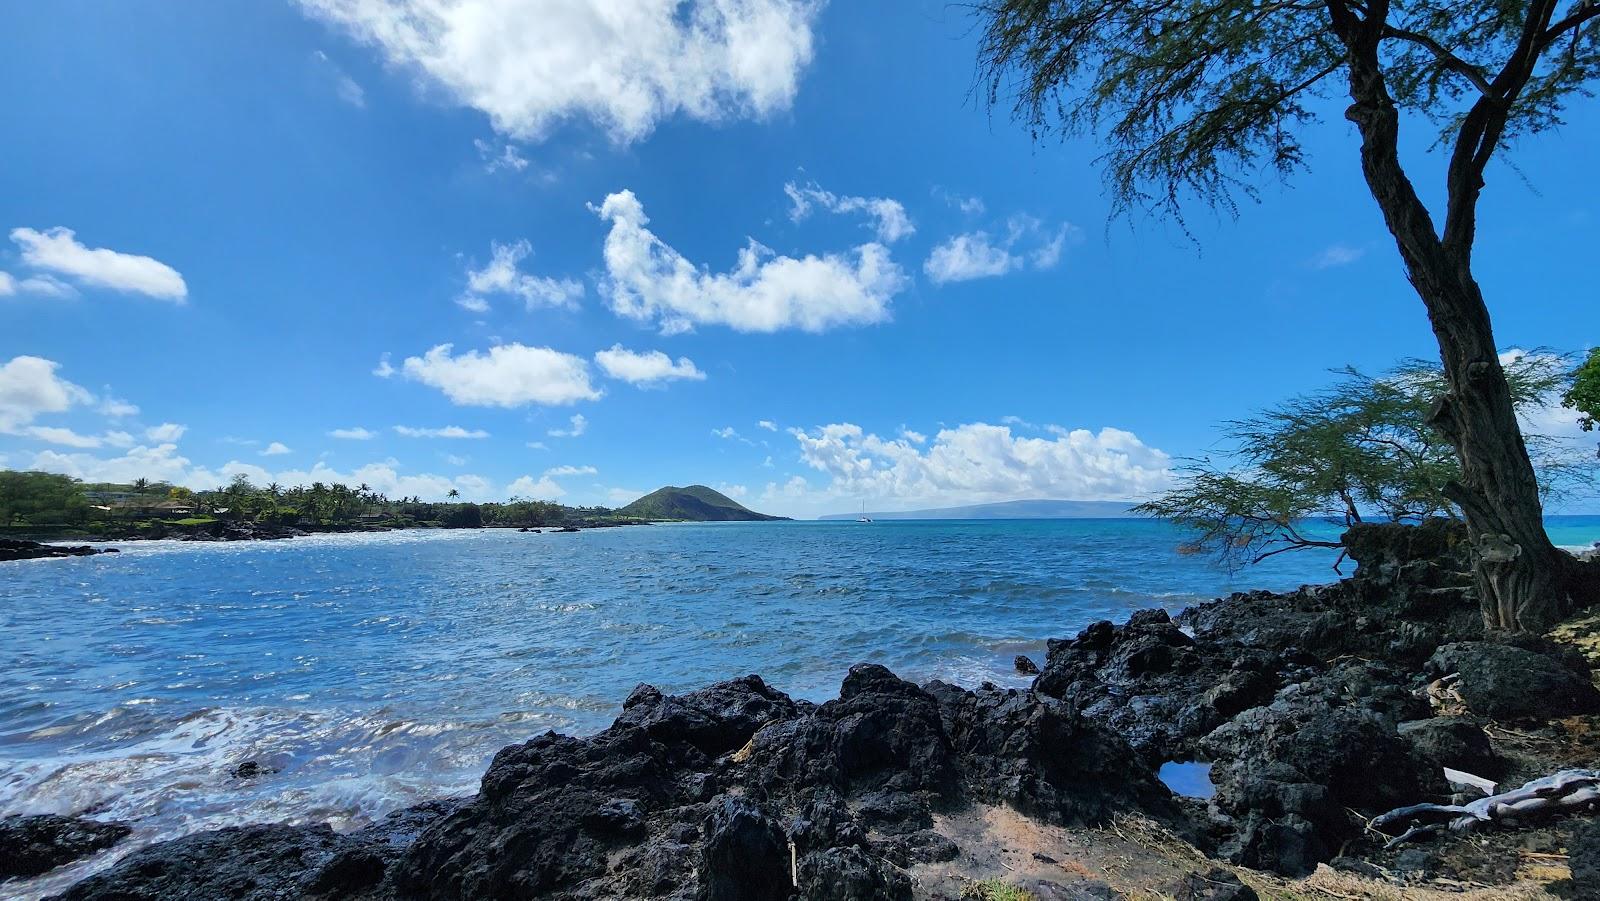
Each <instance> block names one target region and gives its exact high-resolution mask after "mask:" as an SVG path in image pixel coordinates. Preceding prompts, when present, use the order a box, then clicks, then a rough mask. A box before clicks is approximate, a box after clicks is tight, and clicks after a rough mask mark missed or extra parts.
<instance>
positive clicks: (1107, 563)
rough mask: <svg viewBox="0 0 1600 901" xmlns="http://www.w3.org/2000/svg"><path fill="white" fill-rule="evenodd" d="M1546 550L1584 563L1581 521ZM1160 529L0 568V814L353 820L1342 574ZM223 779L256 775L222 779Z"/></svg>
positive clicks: (193, 546)
mask: <svg viewBox="0 0 1600 901" xmlns="http://www.w3.org/2000/svg"><path fill="white" fill-rule="evenodd" d="M1551 532H1552V535H1553V537H1555V539H1556V540H1557V542H1558V543H1560V544H1564V545H1570V546H1588V545H1590V544H1592V543H1593V542H1594V541H1596V540H1600V517H1560V518H1555V519H1553V520H1552V523H1551ZM1182 539H1183V535H1182V533H1180V532H1178V531H1177V530H1176V529H1174V528H1172V527H1171V526H1168V525H1166V524H1164V523H1160V522H1153V521H1148V520H1134V519H1119V520H1024V521H983V522H961V521H924V522H879V523H872V524H860V523H854V522H795V523H717V524H682V525H657V526H648V527H633V528H622V529H601V530H592V531H584V532H579V533H576V534H551V533H546V534H528V533H518V532H515V531H510V530H482V531H406V532H389V533H377V534H359V535H321V536H312V537H307V538H296V539H293V540H289V541H276V542H243V543H232V544H201V543H184V542H129V543H126V544H123V545H120V547H121V548H122V553H120V554H115V555H110V554H108V555H101V556H95V557H83V558H70V559H61V560H39V561H23V562H19V563H7V564H0V660H6V661H10V662H9V663H8V664H7V665H5V666H4V667H0V814H12V813H81V812H84V811H91V812H93V814H94V815H95V816H98V817H102V818H110V819H122V820H127V821H130V822H131V823H133V824H134V826H135V827H136V832H135V835H134V837H133V839H131V840H130V841H129V842H125V843H124V845H123V846H122V849H121V850H126V849H128V848H132V847H137V846H138V845H140V844H144V843H148V842H150V841H154V840H158V839H161V838H168V837H172V836H175V835H179V834H182V833H185V832H190V831H194V830H196V829H201V828H209V827H215V826H222V825H233V824H240V823H247V822H259V821H294V822H308V821H310V822H321V821H328V822H332V823H333V824H334V826H335V828H354V827H356V826H359V825H362V824H364V823H366V822H369V821H371V820H372V819H374V818H376V817H381V816H382V815H383V814H385V813H387V812H388V811H390V810H394V809H396V808H399V807H403V806H406V805H409V804H413V803H416V802H417V801H420V800H424V799H427V798H431V797H440V796H446V795H455V794H464V793H470V792H472V791H473V790H475V788H476V786H477V782H478V778H479V777H480V776H481V774H482V772H483V770H484V768H485V766H486V765H487V763H488V761H489V758H490V757H491V756H492V755H493V754H494V752H495V751H496V750H498V749H499V748H500V747H502V746H503V745H506V744H509V743H512V742H518V741H522V740H525V739H526V738H528V737H530V736H532V735H535V734H538V733H541V732H544V731H546V730H550V729H554V730H557V731H566V732H574V733H582V732H586V731H591V730H594V729H597V728H600V727H603V726H604V725H606V724H608V723H609V722H610V721H611V719H612V718H613V717H614V716H615V715H616V714H617V712H618V710H619V708H620V705H621V702H622V700H623V699H624V698H625V697H627V695H628V693H629V691H631V690H632V689H633V687H634V686H635V685H637V684H639V683H641V682H649V683H651V684H653V685H655V686H657V687H659V688H661V689H663V690H664V691H669V692H672V691H682V690H687V689H692V688H695V687H698V686H701V685H705V684H708V683H710V682H714V681H717V680H719V679H726V678H731V677H735V676H740V675H744V674H747V673H752V672H753V673H759V674H761V675H762V676H763V677H764V678H766V679H767V681H768V682H769V683H771V684H772V685H774V686H775V687H777V688H779V689H781V690H783V691H785V692H788V693H790V694H792V695H795V696H797V697H803V698H808V699H811V700H818V701H820V700H825V699H827V698H830V697H833V696H834V695H835V694H836V693H837V691H838V686H839V682H840V680H841V679H842V678H843V676H844V674H845V671H846V670H847V669H848V668H849V667H850V665H852V664H854V663H858V662H863V661H872V662H877V663H882V664H884V665H886V666H888V667H889V668H890V669H892V670H894V671H895V672H897V673H899V674H900V675H902V676H904V677H907V678H911V679H915V680H919V681H920V680H924V679H930V678H941V679H945V680H948V681H953V682H957V683H960V684H965V685H976V684H978V683H980V682H983V681H992V682H996V683H999V684H1005V685H1025V684H1027V682H1028V679H1027V678H1026V677H1021V676H1018V675H1016V674H1015V672H1014V671H1013V668H1012V658H1013V657H1014V656H1015V655H1017V654H1028V655H1030V656H1032V657H1033V658H1034V659H1035V660H1036V661H1038V662H1041V663H1042V662H1043V652H1044V643H1045V640H1046V639H1049V638H1053V637H1070V636H1072V635H1074V634H1076V633H1077V632H1078V630H1079V629H1081V628H1083V627H1084V626H1085V625H1087V624H1089V623H1091V622H1093V621H1095V620H1099V619H1113V620H1120V619H1122V618H1123V617H1125V616H1126V615H1127V614H1129V613H1130V612H1132V611H1134V610H1137V609H1140V608H1144V607H1152V606H1160V607H1166V608H1167V609H1169V610H1172V611H1177V610H1180V609H1182V608H1183V607H1185V606H1188V605H1190V604H1194V603H1196V602H1200V601H1204V600H1208V599H1210V598H1213V597H1218V596H1221V595H1225V594H1227V593H1229V592H1232V591H1237V590H1244V589H1251V588H1271V589H1289V588H1293V587H1295V586H1297V585H1301V584H1305V583H1313V582H1326V581H1331V580H1333V579H1335V578H1337V574H1336V573H1335V572H1334V571H1333V569H1332V563H1333V560H1334V554H1333V553H1331V552H1323V551H1307V552H1301V553H1294V554H1283V555H1280V556H1278V557H1275V558H1273V559H1272V560H1270V561H1268V562H1267V563H1265V564H1262V565H1260V566H1255V567H1250V568H1247V569H1245V570H1243V571H1240V572H1237V573H1230V572H1228V571H1226V570H1224V569H1221V568H1219V567H1217V566H1216V565H1214V564H1213V563H1212V562H1211V561H1210V560H1209V559H1208V558H1205V557H1201V556H1185V555H1182V554H1180V553H1178V552H1177V546H1178V545H1179V544H1180V543H1181V542H1182ZM1349 569H1350V567H1349V565H1348V564H1347V565H1346V567H1345V570H1346V573H1347V574H1348V572H1349ZM245 760H253V761H256V762H258V763H260V764H262V765H265V766H266V767H268V768H270V769H272V770H275V771H276V772H273V773H271V774H269V775H265V776H261V777H258V778H254V779H236V778H233V777H232V776H231V775H230V772H231V770H232V769H233V768H234V767H235V766H236V765H237V764H239V763H241V762H243V761H245ZM110 859H111V856H109V855H107V856H102V857H101V858H98V859H96V860H93V861H91V862H89V863H88V864H84V865H79V866H76V867H72V868H68V869H65V870H62V871H58V872H57V873H55V874H52V875H50V876H47V877H44V878H42V879H39V880H34V881H32V882H27V883H9V884H7V885H6V886H5V887H4V889H0V895H5V896H8V897H9V896H13V895H14V896H16V897H34V896H37V895H39V894H41V893H46V892H49V891H55V890H59V889H60V888H62V887H64V886H65V885H66V884H70V882H72V881H75V880H76V879H79V878H82V876H83V875H85V874H86V873H87V872H91V871H93V870H94V869H98V868H100V867H103V866H106V865H108V864H109V862H110Z"/></svg>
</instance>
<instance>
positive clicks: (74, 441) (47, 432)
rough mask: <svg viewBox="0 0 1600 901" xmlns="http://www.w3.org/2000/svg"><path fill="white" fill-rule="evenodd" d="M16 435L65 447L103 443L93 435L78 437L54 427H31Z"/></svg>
mask: <svg viewBox="0 0 1600 901" xmlns="http://www.w3.org/2000/svg"><path fill="white" fill-rule="evenodd" d="M16 434H18V435H23V436H25V437H28V438H32V439H34V440H35V441H44V442H48V443H50V444H60V445H64V446H66V447H99V446H100V445H101V444H103V443H104V441H103V439H101V438H98V437H96V436H94V435H80V434H78V433H77V432H74V431H73V430H71V429H63V428H58V427H56V426H45V425H31V426H28V427H27V428H25V429H23V430H21V431H20V432H17V433H16ZM118 434H119V435H120V434H123V433H118Z"/></svg>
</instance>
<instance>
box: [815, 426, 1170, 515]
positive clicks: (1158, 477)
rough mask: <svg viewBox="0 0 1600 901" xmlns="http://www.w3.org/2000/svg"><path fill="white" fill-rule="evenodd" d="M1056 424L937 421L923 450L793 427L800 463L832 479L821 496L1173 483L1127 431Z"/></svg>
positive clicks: (1109, 492) (1105, 493)
mask: <svg viewBox="0 0 1600 901" xmlns="http://www.w3.org/2000/svg"><path fill="white" fill-rule="evenodd" d="M1060 432H1061V434H1059V435H1054V436H1052V437H1050V438H1032V437H1021V436H1018V435H1015V434H1013V433H1012V431H1011V429H1010V428H1009V427H1007V426H1004V425H990V424H987V423H982V422H978V423H971V424H967V425H960V426H956V427H955V428H947V429H941V430H940V431H939V432H938V433H937V434H935V435H934V436H933V438H932V441H931V443H929V444H928V445H927V446H926V447H925V448H924V447H922V446H920V442H915V441H912V440H911V436H906V437H900V438H895V439H886V438H882V437H879V436H878V435H875V434H871V433H869V432H867V431H865V430H864V429H862V428H861V427H860V426H858V425H854V424H851V423H835V424H833V425H826V426H822V427H820V428H816V429H812V430H801V429H792V430H791V434H793V435H794V437H795V440H796V441H797V442H798V443H799V449H800V459H801V461H802V462H804V463H805V464H806V465H807V466H809V467H811V468H812V469H815V470H817V471H818V472H820V473H822V474H823V475H825V476H827V477H828V480H829V481H828V485H827V489H826V491H827V494H829V495H831V496H833V497H862V498H872V499H875V500H877V501H879V502H883V501H888V502H893V503H898V504H900V505H901V506H904V507H914V506H922V505H945V504H959V503H983V502H989V501H1001V500H1016V499H1023V498H1061V499H1070V500H1128V499H1135V498H1142V497H1147V496H1149V495H1150V494H1151V493H1153V492H1155V491H1159V490H1161V489H1163V488H1165V487H1166V486H1167V485H1168V484H1169V482H1170V479H1171V462H1172V461H1171V458H1170V457H1169V456H1168V455H1167V454H1166V453H1165V452H1163V451H1161V450H1158V449H1156V448H1153V447H1149V446H1147V445H1146V444H1144V443H1143V442H1142V441H1140V440H1139V438H1138V436H1136V435H1134V434H1133V433H1131V432H1126V431H1123V430H1121V429H1115V428H1109V427H1108V428H1103V429H1101V430H1100V431H1099V432H1091V431H1089V430H1087V429H1072V430H1067V429H1061V430H1060ZM913 435H914V433H913ZM915 437H921V436H915Z"/></svg>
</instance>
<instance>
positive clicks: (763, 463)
mask: <svg viewBox="0 0 1600 901" xmlns="http://www.w3.org/2000/svg"><path fill="white" fill-rule="evenodd" d="M773 465H774V464H773V462H772V455H771V454H768V455H767V458H766V459H765V460H762V461H761V466H762V467H763V468H765V469H771V468H772V467H773Z"/></svg>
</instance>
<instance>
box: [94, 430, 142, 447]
mask: <svg viewBox="0 0 1600 901" xmlns="http://www.w3.org/2000/svg"><path fill="white" fill-rule="evenodd" d="M101 437H102V438H103V439H104V441H105V443H106V444H108V445H110V446H112V447H133V445H134V443H135V442H134V440H133V436H132V435H130V434H128V433H127V432H119V431H110V432H106V433H105V435H103V436H101Z"/></svg>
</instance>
